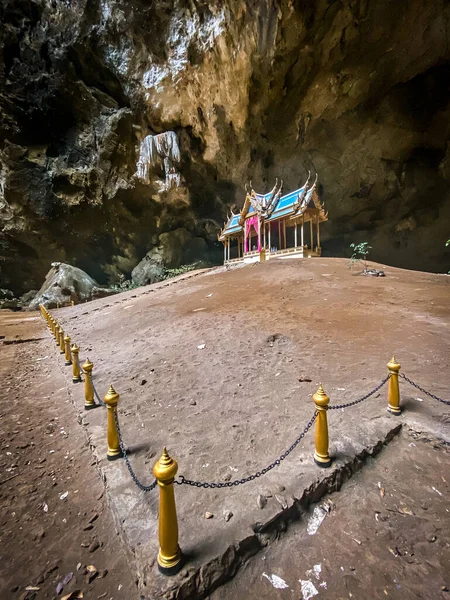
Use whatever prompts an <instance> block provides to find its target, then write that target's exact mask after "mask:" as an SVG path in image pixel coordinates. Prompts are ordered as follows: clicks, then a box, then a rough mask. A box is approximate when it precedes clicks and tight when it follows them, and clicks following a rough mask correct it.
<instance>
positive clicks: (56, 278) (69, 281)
mask: <svg viewBox="0 0 450 600" xmlns="http://www.w3.org/2000/svg"><path fill="white" fill-rule="evenodd" d="M53 265H54V266H52V268H51V269H50V271H49V272H48V273H47V277H46V278H45V281H44V283H43V285H42V287H41V289H40V290H39V291H38V292H37V294H36V296H35V297H34V299H33V300H32V302H31V303H30V305H29V308H30V310H37V309H38V308H39V305H40V304H43V305H44V306H46V307H48V308H54V307H55V306H56V305H57V304H60V305H61V306H63V305H67V304H70V302H71V301H72V300H73V301H74V302H76V303H79V302H82V301H84V300H92V299H93V298H102V297H104V296H108V295H109V294H112V293H114V291H112V290H109V289H107V288H102V287H100V286H99V285H98V284H97V282H96V281H94V280H93V279H92V277H90V276H89V275H88V274H87V273H85V272H84V271H82V270H81V269H78V268H77V267H72V266H71V265H66V264H64V263H53Z"/></svg>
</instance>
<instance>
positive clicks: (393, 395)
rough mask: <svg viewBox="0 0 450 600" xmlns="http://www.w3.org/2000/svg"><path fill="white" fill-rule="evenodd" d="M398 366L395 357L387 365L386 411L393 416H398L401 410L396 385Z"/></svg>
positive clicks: (397, 386) (398, 390) (398, 391)
mask: <svg viewBox="0 0 450 600" xmlns="http://www.w3.org/2000/svg"><path fill="white" fill-rule="evenodd" d="M400 366H401V365H400V364H399V363H398V362H397V360H396V359H395V356H393V357H392V358H391V360H390V361H389V362H388V364H387V368H388V370H389V375H390V377H389V384H388V406H387V411H388V412H390V413H391V414H393V415H396V416H398V415H400V414H401V412H402V409H401V408H400V387H399V384H398V374H399V372H400Z"/></svg>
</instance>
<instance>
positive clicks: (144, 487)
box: [114, 411, 158, 492]
mask: <svg viewBox="0 0 450 600" xmlns="http://www.w3.org/2000/svg"><path fill="white" fill-rule="evenodd" d="M114 421H115V422H116V427H117V433H118V434H119V446H120V449H121V451H122V454H123V457H124V459H125V462H126V465H127V468H128V471H129V473H130V475H131V478H132V480H133V481H134V483H135V484H136V485H137V487H138V488H139V489H140V490H142V491H143V492H151V491H152V490H154V489H155V487H156V486H157V484H158V482H157V480H156V479H155V481H154V482H153V483H151V484H150V485H144V484H143V483H141V482H140V481H139V479H138V478H137V476H136V473H135V472H134V471H133V467H132V466H131V463H130V459H129V458H128V454H127V451H126V448H125V444H124V443H123V439H122V432H121V431H120V425H119V419H118V417H117V412H116V411H114Z"/></svg>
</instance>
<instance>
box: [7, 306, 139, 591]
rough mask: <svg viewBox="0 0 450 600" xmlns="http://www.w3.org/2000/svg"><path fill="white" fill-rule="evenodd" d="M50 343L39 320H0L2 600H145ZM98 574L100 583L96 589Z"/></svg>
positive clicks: (9, 315) (19, 317)
mask: <svg viewBox="0 0 450 600" xmlns="http://www.w3.org/2000/svg"><path fill="white" fill-rule="evenodd" d="M45 333H46V332H45V330H44V328H43V323H42V320H41V319H40V318H39V317H38V316H37V313H31V314H30V313H29V314H25V313H11V312H9V311H2V312H1V314H0V334H1V335H2V336H5V338H4V340H3V343H2V342H0V345H1V360H0V381H1V396H0V400H1V404H0V448H1V450H0V524H1V525H0V598H1V599H2V600H7V599H8V600H9V599H11V600H12V599H19V598H20V599H25V598H26V600H32V599H34V598H36V599H40V598H61V597H64V596H65V595H67V594H69V593H70V592H71V591H73V590H81V591H82V592H83V595H84V598H86V599H100V598H105V600H109V599H110V598H113V599H114V600H119V599H123V600H131V599H132V598H137V595H138V594H137V588H136V585H135V583H134V581H133V577H132V575H131V574H130V571H129V569H128V567H127V564H126V560H125V555H124V552H123V550H122V548H121V544H120V540H119V537H118V535H117V532H116V531H115V529H114V525H113V521H112V516H111V514H110V512H109V511H108V508H107V506H106V502H105V495H104V486H103V482H102V480H101V478H100V474H99V471H98V469H97V468H96V463H95V461H93V457H92V454H91V451H90V449H89V445H88V443H87V437H86V433H85V431H84V430H83V428H82V427H80V425H79V424H78V422H77V415H76V411H75V409H74V406H73V405H72V402H71V400H70V397H69V395H68V392H67V388H66V385H65V379H64V376H63V373H62V370H61V368H60V367H59V366H58V363H57V362H56V361H55V357H54V355H53V352H49V339H48V337H47V336H46V335H45ZM7 342H12V343H7ZM51 350H52V351H53V348H51ZM49 355H50V356H49ZM65 492H69V493H68V495H67V498H66V499H63V500H61V499H60V497H61V496H62V495H63V494H64V493H65ZM97 545H98V547H97V548H96V546H97ZM91 565H93V566H95V568H96V569H97V571H98V575H97V576H96V577H95V578H94V579H93V580H92V581H91V582H90V583H88V582H87V580H86V579H87V577H88V573H87V572H86V566H91ZM69 573H73V578H72V580H71V581H70V583H68V585H67V586H66V587H65V588H64V590H63V591H62V593H61V594H60V595H58V594H57V593H56V586H57V585H58V583H59V582H60V581H61V580H62V579H63V578H64V577H65V576H66V575H68V574H69ZM27 587H31V588H36V589H34V590H33V589H30V590H27V589H26V588H27ZM119 588H120V589H119Z"/></svg>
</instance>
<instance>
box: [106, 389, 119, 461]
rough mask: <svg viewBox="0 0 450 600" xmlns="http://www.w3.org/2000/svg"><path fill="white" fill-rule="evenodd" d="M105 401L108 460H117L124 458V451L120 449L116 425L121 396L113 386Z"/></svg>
mask: <svg viewBox="0 0 450 600" xmlns="http://www.w3.org/2000/svg"><path fill="white" fill-rule="evenodd" d="M104 401H105V404H106V408H107V411H106V412H107V422H106V433H107V439H108V452H107V453H106V458H107V459H108V460H116V459H117V458H122V456H123V454H122V450H121V449H120V443H119V432H118V431H117V425H116V418H117V403H118V402H119V394H118V393H117V392H116V390H115V389H114V388H113V386H112V385H110V386H109V390H108V393H107V394H106V396H105V397H104Z"/></svg>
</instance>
